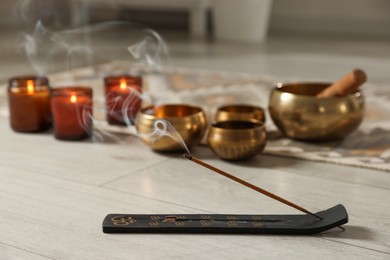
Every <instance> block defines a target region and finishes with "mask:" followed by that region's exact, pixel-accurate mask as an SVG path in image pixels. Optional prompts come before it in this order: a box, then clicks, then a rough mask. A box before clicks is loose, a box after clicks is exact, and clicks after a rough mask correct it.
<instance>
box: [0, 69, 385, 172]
mask: <svg viewBox="0 0 390 260" xmlns="http://www.w3.org/2000/svg"><path fill="white" fill-rule="evenodd" d="M126 72H131V73H141V74H142V75H144V79H145V84H144V88H145V93H147V94H148V95H149V96H150V99H151V102H152V103H154V104H160V103H183V102H184V103H189V104H194V105H198V106H202V107H203V108H204V109H205V111H206V112H207V114H208V115H209V116H212V115H213V113H214V112H215V110H216V108H217V107H219V106H221V105H223V104H229V103H243V104H252V105H258V106H261V107H263V108H267V107H268V98H269V94H270V90H271V88H272V87H273V86H274V85H275V83H277V82H281V81H282V82H286V81H289V79H281V78H274V77H272V76H266V75H254V74H244V73H232V72H223V71H206V70H195V69H185V68H174V67H166V68H162V69H158V70H151V69H149V68H147V67H142V66H138V67H134V66H130V65H129V64H127V63H123V62H111V63H108V64H103V65H99V66H97V67H95V68H81V69H77V70H75V71H73V72H71V73H69V72H68V73H57V74H52V75H49V78H50V81H51V83H52V85H54V86H56V85H63V84H69V82H72V83H77V84H82V85H90V86H92V87H93V88H94V117H95V122H96V126H97V127H98V128H99V129H104V130H105V131H110V132H120V133H126V132H127V131H126V129H125V128H120V127H114V126H109V125H108V124H106V123H105V112H104V96H103V81H102V77H103V76H105V75H109V74H119V73H126ZM299 80H302V81H304V80H305V79H299ZM294 81H297V79H294ZM0 91H1V92H0V116H3V117H4V116H5V117H6V116H8V108H7V105H6V95H5V94H6V88H5V87H2V88H1V89H0ZM363 93H364V96H365V100H366V114H365V118H364V121H363V123H362V124H361V126H360V127H359V129H358V130H357V131H355V132H354V133H352V134H351V135H350V136H348V137H347V138H345V139H344V140H342V141H337V142H325V143H323V142H322V143H309V142H299V141H295V140H291V139H289V138H286V137H284V136H282V135H281V134H280V132H279V131H277V129H276V128H275V126H274V125H273V123H272V120H271V119H270V117H269V115H267V121H266V127H267V130H268V132H269V140H268V143H267V146H266V149H265V151H264V153H265V154H270V155H276V156H288V157H293V158H300V159H306V160H313V161H321V162H328V163H335V164H342V165H349V166H357V167H365V168H372V169H378V170H383V171H390V90H388V89H387V86H383V85H372V84H366V85H365V86H364V91H363Z"/></svg>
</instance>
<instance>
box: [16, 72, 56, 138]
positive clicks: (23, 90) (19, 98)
mask: <svg viewBox="0 0 390 260" xmlns="http://www.w3.org/2000/svg"><path fill="white" fill-rule="evenodd" d="M8 103H9V109H10V123H11V128H12V129H13V130H14V131H17V132H42V131H45V130H47V129H48V128H49V127H50V121H51V120H50V117H51V116H50V87H49V80H48V79H47V78H46V77H38V76H24V77H14V78H11V79H10V80H9V81H8Z"/></svg>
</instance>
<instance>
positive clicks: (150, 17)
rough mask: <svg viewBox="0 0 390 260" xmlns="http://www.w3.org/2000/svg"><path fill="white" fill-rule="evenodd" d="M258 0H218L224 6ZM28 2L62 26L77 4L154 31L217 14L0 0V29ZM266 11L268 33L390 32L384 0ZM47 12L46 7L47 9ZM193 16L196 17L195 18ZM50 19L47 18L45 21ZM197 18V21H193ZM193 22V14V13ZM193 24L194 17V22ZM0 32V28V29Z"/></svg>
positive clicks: (278, 0) (156, 6)
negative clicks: (15, 9)
mask: <svg viewBox="0 0 390 260" xmlns="http://www.w3.org/2000/svg"><path fill="white" fill-rule="evenodd" d="M253 1H255V2H256V1H257V2H258V1H263V0H224V2H225V4H229V2H230V3H232V2H236V3H241V4H245V3H246V2H253ZM28 2H31V3H33V5H37V6H39V4H40V3H42V2H46V3H47V2H50V3H51V5H52V6H55V7H56V10H57V11H58V13H57V14H58V17H59V18H60V19H61V21H62V23H63V24H64V25H66V26H75V25H76V23H77V22H80V19H81V20H83V19H84V18H85V17H75V16H74V15H75V14H76V15H77V16H80V13H82V14H83V15H85V13H83V12H79V11H80V10H79V8H81V7H80V6H82V5H80V3H88V4H89V5H90V8H89V14H90V18H91V21H95V22H96V21H102V20H118V19H124V20H131V21H138V22H141V23H145V24H148V25H150V26H152V27H153V28H155V29H159V28H163V29H173V30H179V31H183V32H185V31H187V32H189V31H190V30H191V22H193V21H194V20H193V19H191V15H193V11H194V10H196V8H202V9H204V10H206V14H205V16H204V17H203V18H201V20H203V19H205V21H202V22H205V25H204V26H205V28H206V31H208V32H210V31H211V32H212V31H213V30H212V29H213V20H212V19H211V18H212V17H213V13H215V12H218V6H215V5H214V2H218V1H217V0H166V1H164V0H104V1H103V0H88V1H87V0H84V1H82V0H63V1H54V0H51V1H50V0H22V1H15V0H2V1H1V3H0V28H1V30H12V29H15V28H18V27H20V26H21V25H20V23H18V22H17V21H16V20H15V19H14V17H13V15H11V14H12V10H13V7H15V6H16V5H18V4H23V3H28ZM271 2H272V8H271V13H270V23H269V32H270V34H274V33H284V34H313V33H314V34H323V35H327V34H339V35H341V34H342V35H346V34H347V35H354V36H359V37H362V36H363V37H364V36H375V37H377V36H378V37H389V36H390V30H389V29H388V28H389V25H390V1H388V0H359V1H355V0H342V1H338V0H328V1H323V0H294V1H291V0H274V1H272V0H271ZM48 11H50V10H48ZM245 16H246V14H245V13H236V15H235V16H234V17H232V19H243V18H245ZM198 18H199V17H198ZM49 20H50V19H49ZM198 20H199V19H198ZM195 21H196V17H195ZM198 22H199V21H198ZM0 33H1V31H0Z"/></svg>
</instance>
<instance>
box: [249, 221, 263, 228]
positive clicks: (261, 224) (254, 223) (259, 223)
mask: <svg viewBox="0 0 390 260" xmlns="http://www.w3.org/2000/svg"><path fill="white" fill-rule="evenodd" d="M252 226H254V227H262V226H263V223H261V222H252Z"/></svg>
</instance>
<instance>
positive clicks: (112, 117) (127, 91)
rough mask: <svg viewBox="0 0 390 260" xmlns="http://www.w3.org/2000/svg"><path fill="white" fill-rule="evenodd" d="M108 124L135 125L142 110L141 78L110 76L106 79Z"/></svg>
mask: <svg viewBox="0 0 390 260" xmlns="http://www.w3.org/2000/svg"><path fill="white" fill-rule="evenodd" d="M104 86H105V94H106V109H107V122H108V123H109V124H111V125H126V124H129V123H131V124H133V123H134V119H135V116H136V114H137V112H138V111H139V110H140V108H141V98H140V94H141V93H142V78H141V77H140V76H129V75H122V76H109V77H106V78H104Z"/></svg>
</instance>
